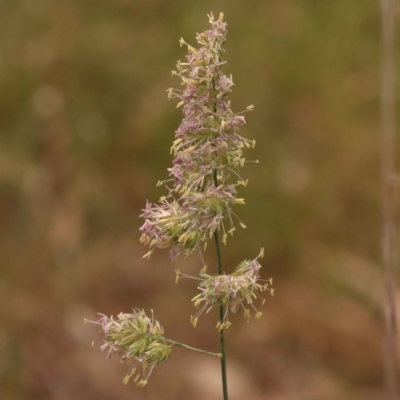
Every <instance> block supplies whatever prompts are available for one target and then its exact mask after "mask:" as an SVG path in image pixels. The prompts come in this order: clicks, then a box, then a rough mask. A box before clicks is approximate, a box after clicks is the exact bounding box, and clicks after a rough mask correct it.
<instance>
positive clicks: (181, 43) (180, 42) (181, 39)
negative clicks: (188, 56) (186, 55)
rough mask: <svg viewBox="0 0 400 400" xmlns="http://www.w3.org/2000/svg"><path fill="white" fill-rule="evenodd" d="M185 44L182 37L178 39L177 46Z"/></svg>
mask: <svg viewBox="0 0 400 400" xmlns="http://www.w3.org/2000/svg"><path fill="white" fill-rule="evenodd" d="M185 44H186V42H185V39H183V38H182V37H181V38H180V39H179V46H181V47H182V46H183V45H185Z"/></svg>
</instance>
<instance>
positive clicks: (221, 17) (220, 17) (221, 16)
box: [218, 12, 224, 22]
mask: <svg viewBox="0 0 400 400" xmlns="http://www.w3.org/2000/svg"><path fill="white" fill-rule="evenodd" d="M223 19H224V13H222V12H221V13H219V18H218V21H219V22H222V21H223Z"/></svg>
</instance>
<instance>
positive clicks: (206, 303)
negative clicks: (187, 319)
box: [176, 249, 275, 330]
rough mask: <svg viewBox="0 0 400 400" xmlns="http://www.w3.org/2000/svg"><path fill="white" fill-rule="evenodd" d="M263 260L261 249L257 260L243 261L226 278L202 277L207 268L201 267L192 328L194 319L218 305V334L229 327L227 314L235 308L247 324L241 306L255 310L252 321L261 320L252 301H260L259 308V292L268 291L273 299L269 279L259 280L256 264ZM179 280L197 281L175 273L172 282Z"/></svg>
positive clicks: (217, 276) (258, 266) (193, 322)
mask: <svg viewBox="0 0 400 400" xmlns="http://www.w3.org/2000/svg"><path fill="white" fill-rule="evenodd" d="M263 256H264V249H261V251H260V254H259V255H258V257H257V258H255V259H254V260H251V261H247V260H245V261H243V262H242V263H240V264H239V265H238V266H237V267H236V268H235V270H234V272H233V273H232V274H230V275H213V276H212V275H208V274H207V273H206V270H207V267H204V268H203V269H202V270H201V271H200V277H201V283H200V285H199V287H198V288H199V289H200V291H201V293H200V294H198V295H197V296H195V297H194V298H193V299H192V301H193V302H194V305H195V307H199V306H201V309H200V310H199V311H198V312H197V314H196V315H195V316H194V317H193V316H192V317H191V322H192V324H193V326H196V324H197V321H198V318H199V317H200V315H201V314H202V313H203V312H204V311H206V313H207V312H209V311H210V310H211V309H212V308H213V307H214V306H220V305H223V306H225V315H224V317H223V319H222V321H219V322H218V324H217V328H218V329H219V330H222V329H226V328H229V326H230V325H231V323H230V322H229V318H228V317H229V316H228V311H229V310H230V311H231V312H233V313H236V311H237V310H238V308H239V307H242V308H243V311H244V312H243V315H244V316H245V317H246V318H247V320H249V319H250V310H249V309H248V308H246V307H245V305H244V304H246V303H247V305H250V306H251V307H252V308H253V309H254V310H255V312H256V314H255V318H257V319H259V318H261V315H262V313H261V312H260V311H258V310H257V309H256V308H255V306H254V304H253V299H257V298H260V299H261V300H262V304H264V302H265V299H263V298H262V297H261V296H260V294H259V292H264V291H269V292H270V294H271V295H272V296H273V295H274V290H275V289H273V288H271V287H270V286H271V285H272V278H270V279H268V280H267V281H265V280H263V279H260V277H259V271H260V268H261V265H260V263H259V262H258V261H257V260H258V258H260V257H263ZM179 277H185V278H192V279H198V278H194V277H191V276H189V275H186V274H183V273H182V272H180V271H179V270H176V278H177V280H176V281H178V279H179ZM260 282H264V283H260Z"/></svg>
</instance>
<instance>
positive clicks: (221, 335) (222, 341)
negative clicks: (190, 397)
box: [214, 171, 228, 400]
mask: <svg viewBox="0 0 400 400" xmlns="http://www.w3.org/2000/svg"><path fill="white" fill-rule="evenodd" d="M214 184H215V187H218V180H217V171H214ZM214 240H215V247H216V249H217V259H218V274H219V275H222V274H223V271H222V261H221V250H220V247H219V239H218V231H217V230H215V231H214ZM219 322H220V323H221V324H222V323H223V322H224V306H223V305H222V304H221V305H220V306H219ZM219 342H220V348H221V354H222V357H221V374H222V390H223V394H224V400H228V381H227V378H226V354H225V338H224V329H221V330H220V331H219Z"/></svg>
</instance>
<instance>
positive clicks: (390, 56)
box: [381, 0, 398, 400]
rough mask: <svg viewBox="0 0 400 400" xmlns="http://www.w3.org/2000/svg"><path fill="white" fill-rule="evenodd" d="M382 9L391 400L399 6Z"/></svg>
mask: <svg viewBox="0 0 400 400" xmlns="http://www.w3.org/2000/svg"><path fill="white" fill-rule="evenodd" d="M381 7H382V47H383V49H382V50H383V52H382V153H381V159H382V214H383V221H382V261H383V274H384V291H383V316H384V323H385V333H384V343H383V347H384V349H383V359H384V360H383V361H384V377H385V392H386V398H387V400H397V399H398V382H397V379H398V377H397V373H398V369H397V368H398V367H397V360H396V356H397V351H396V306H395V298H394V296H395V267H396V264H397V256H396V226H395V199H394V194H395V193H394V185H393V184H394V179H393V178H394V177H395V151H396V146H395V135H396V113H395V4H394V0H381Z"/></svg>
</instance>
